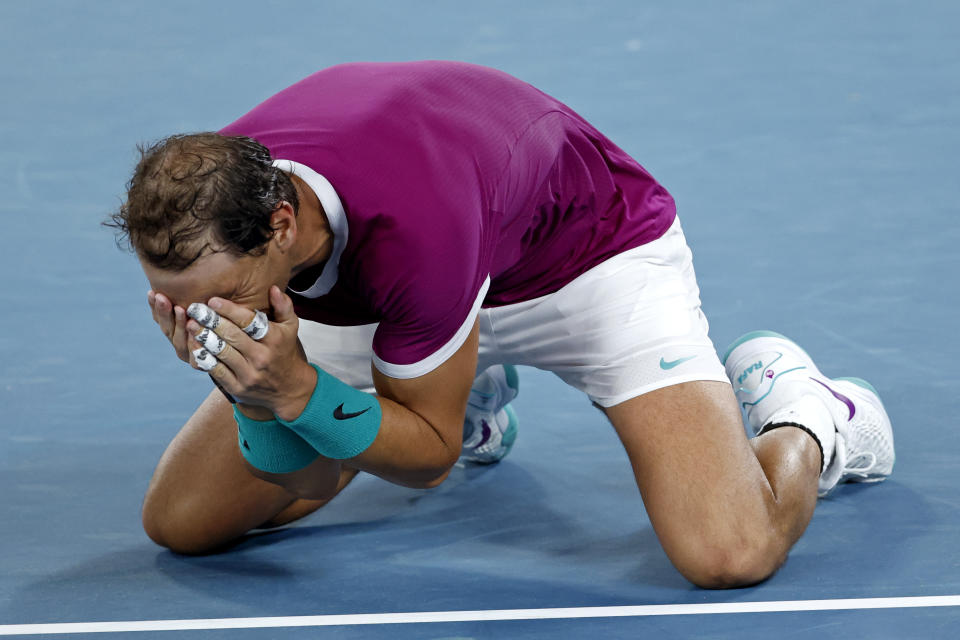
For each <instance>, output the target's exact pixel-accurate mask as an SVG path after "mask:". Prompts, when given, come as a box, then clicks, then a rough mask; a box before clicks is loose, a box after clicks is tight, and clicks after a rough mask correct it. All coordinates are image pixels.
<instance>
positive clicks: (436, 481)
mask: <svg viewBox="0 0 960 640" xmlns="http://www.w3.org/2000/svg"><path fill="white" fill-rule="evenodd" d="M452 470H453V465H452V464H451V465H450V466H449V467H447V468H446V469H444V470H443V471H442V472H441V473H440V474H439V475H436V476H434V477H433V478H430V479H428V480H427V481H426V482H424V483H422V484H421V485H420V487H419V488H421V489H435V488H437V487H439V486H440V485H441V484H443V481H444V480H446V479H447V478H448V477H449V476H450V472H451V471H452Z"/></svg>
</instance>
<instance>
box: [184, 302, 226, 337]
mask: <svg viewBox="0 0 960 640" xmlns="http://www.w3.org/2000/svg"><path fill="white" fill-rule="evenodd" d="M187 315H188V316H190V317H191V318H193V319H194V320H196V321H197V322H199V323H200V324H201V325H203V326H204V327H206V328H207V329H213V330H214V331H216V329H217V327H219V326H220V314H219V313H217V312H216V311H214V310H213V309H211V308H210V307H208V306H207V305H205V304H203V303H202V302H194V303H193V304H191V305H190V306H189V307H187Z"/></svg>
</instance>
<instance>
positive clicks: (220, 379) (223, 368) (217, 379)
mask: <svg viewBox="0 0 960 640" xmlns="http://www.w3.org/2000/svg"><path fill="white" fill-rule="evenodd" d="M190 356H191V357H190V359H191V362H190V364H191V365H193V367H194V368H196V369H199V370H200V371H204V372H206V373H208V374H210V378H211V379H212V380H213V382H214V384H216V385H217V387H219V388H220V390H221V391H223V392H224V393H225V394H226V395H227V399H228V400H230V402H236V398H235V397H234V395H235V393H236V391H235V389H237V387H238V385H237V377H236V375H234V373H233V372H232V371H231V370H230V368H229V367H228V366H227V365H226V364H225V363H223V362H221V361H220V360H219V359H218V358H217V357H216V356H214V355H213V354H211V353H210V352H209V351H207V350H206V349H204V348H203V347H200V348H199V349H195V350H193V351H191V352H190Z"/></svg>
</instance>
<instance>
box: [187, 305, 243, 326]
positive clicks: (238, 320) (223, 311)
mask: <svg viewBox="0 0 960 640" xmlns="http://www.w3.org/2000/svg"><path fill="white" fill-rule="evenodd" d="M207 304H208V305H209V309H211V310H212V311H214V312H215V313H219V314H220V315H221V316H223V317H224V318H226V319H227V320H229V321H230V322H232V323H233V324H235V325H237V326H238V327H246V326H247V325H249V324H250V323H251V322H252V321H253V319H254V318H255V317H256V313H255V312H254V311H251V310H250V309H248V308H247V307H243V306H240V305H239V304H237V303H236V302H233V301H232V300H225V299H223V298H210V299H209V300H208V301H207ZM197 322H200V321H199V320H197ZM200 324H203V323H202V322H200Z"/></svg>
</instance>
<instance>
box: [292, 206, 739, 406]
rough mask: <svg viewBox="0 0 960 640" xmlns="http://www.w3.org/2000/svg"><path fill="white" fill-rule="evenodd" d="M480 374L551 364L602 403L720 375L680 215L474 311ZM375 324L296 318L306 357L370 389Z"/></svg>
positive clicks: (550, 367) (548, 367)
mask: <svg viewBox="0 0 960 640" xmlns="http://www.w3.org/2000/svg"><path fill="white" fill-rule="evenodd" d="M478 321H479V324H480V350H479V361H478V364H477V373H478V374H479V373H482V372H483V371H484V370H485V369H486V368H487V367H490V366H491V365H494V364H498V363H499V364H507V363H511V364H521V365H529V366H533V367H537V368H539V369H545V370H547V371H552V372H554V373H555V374H557V375H558V376H559V377H560V378H561V379H563V380H564V381H565V382H566V383H567V384H569V385H571V386H572V387H575V388H577V389H580V390H581V391H583V392H584V393H586V394H587V396H589V397H590V399H591V400H593V401H594V402H596V403H597V404H599V405H601V406H603V407H611V406H613V405H616V404H619V403H621V402H624V401H625V400H629V399H630V398H634V397H636V396H639V395H642V394H644V393H647V392H650V391H653V390H655V389H660V388H662V387H667V386H671V385H675V384H679V383H682V382H691V381H694V380H716V381H720V382H727V381H728V380H727V376H726V373H725V372H724V369H723V365H721V364H720V360H719V358H718V357H717V352H716V349H715V348H714V346H713V343H712V342H711V341H710V338H709V336H708V330H709V325H708V323H707V318H706V316H704V314H703V312H702V311H701V309H700V288H699V287H698V286H697V279H696V275H695V274H694V270H693V258H692V255H691V253H690V249H689V247H687V242H686V239H685V238H684V235H683V230H682V229H681V227H680V221H679V219H678V220H676V221H675V222H674V223H673V225H672V226H671V227H670V229H669V230H668V231H667V232H666V233H665V234H664V235H663V236H662V237H660V238H658V239H657V240H654V241H653V242H650V243H648V244H645V245H643V246H641V247H637V248H635V249H631V250H629V251H626V252H624V253H621V254H618V255H616V256H614V257H612V258H610V259H609V260H607V261H605V262H603V263H601V264H599V265H597V266H596V267H594V268H592V269H590V270H589V271H587V272H585V273H583V274H582V275H581V276H579V277H578V278H576V279H575V280H573V281H572V282H570V283H569V284H567V285H566V286H564V287H563V288H562V289H560V290H559V291H556V292H555V293H551V294H548V295H545V296H542V297H540V298H536V299H534V300H528V301H525V302H519V303H517V304H511V305H506V306H502V307H492V308H489V309H486V308H485V309H481V310H480V312H479V318H478ZM375 330H376V325H375V324H370V325H363V326H359V327H333V326H328V325H322V324H318V323H315V322H310V321H307V320H301V321H300V340H301V342H302V343H303V346H304V349H305V350H306V352H307V357H308V359H309V360H310V361H311V362H313V363H315V364H316V365H317V366H319V367H321V368H322V369H324V370H325V371H327V372H329V373H330V374H332V375H334V376H336V377H338V378H340V379H341V380H343V381H344V382H346V383H348V384H350V385H352V386H354V387H356V388H358V389H363V390H365V391H373V378H372V375H371V360H372V356H373V351H372V348H371V345H372V342H373V333H374V331H375Z"/></svg>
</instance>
